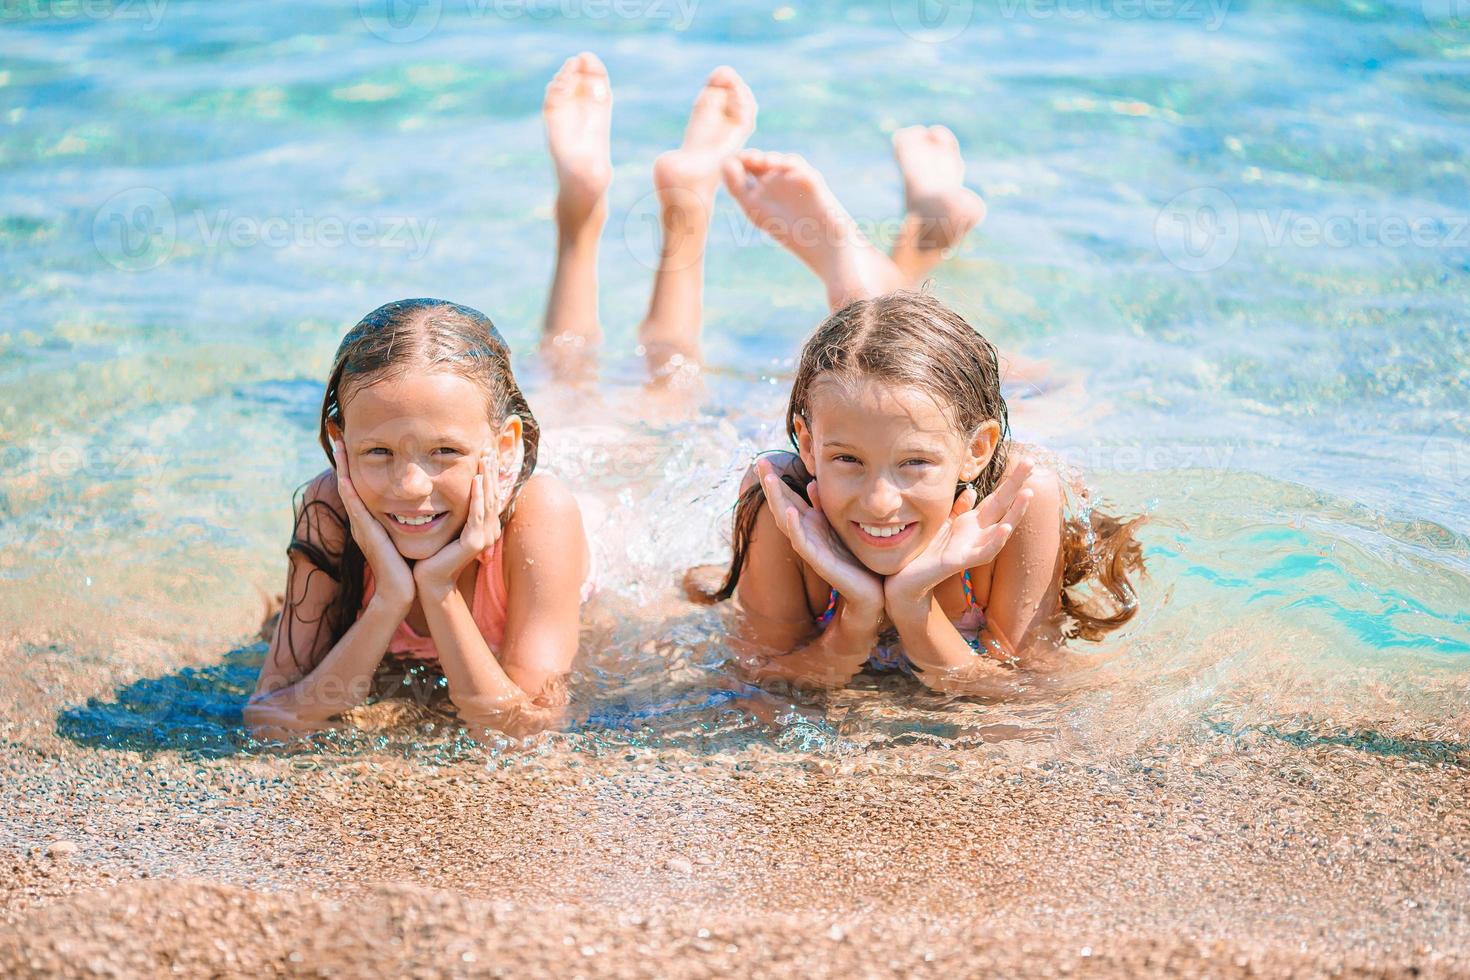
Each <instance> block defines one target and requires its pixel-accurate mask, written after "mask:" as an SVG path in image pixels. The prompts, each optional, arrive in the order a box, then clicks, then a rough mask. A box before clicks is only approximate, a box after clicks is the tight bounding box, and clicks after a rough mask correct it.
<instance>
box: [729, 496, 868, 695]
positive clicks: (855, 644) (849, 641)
mask: <svg viewBox="0 0 1470 980" xmlns="http://www.w3.org/2000/svg"><path fill="white" fill-rule="evenodd" d="M753 479H754V476H753V475H752V474H747V484H746V485H747V486H749V485H750V481H752V480H753ZM803 567H804V561H803V559H802V557H801V556H800V555H799V554H797V551H796V548H795V546H794V545H793V544H792V541H791V538H790V537H789V536H788V533H786V532H785V531H784V530H783V528H782V527H781V525H780V523H779V522H778V521H777V518H776V514H775V512H774V511H773V510H772V507H771V505H770V504H769V503H767V504H765V505H763V506H762V507H761V510H760V513H759V515H758V516H757V518H756V523H755V529H754V533H753V534H752V536H751V540H750V548H749V550H748V551H747V552H746V557H745V567H744V569H743V570H742V572H741V576H740V584H739V586H738V587H737V588H736V592H735V600H736V616H735V622H734V626H733V633H734V636H733V637H732V639H734V640H735V641H736V646H737V649H738V650H739V652H740V653H741V654H742V665H743V666H744V667H745V669H746V672H747V673H748V674H750V675H751V676H752V678H753V679H754V680H757V681H760V680H767V679H776V680H784V681H787V682H789V683H791V684H795V685H797V686H798V687H806V688H836V687H843V686H845V685H846V684H848V683H849V682H850V681H851V680H852V679H853V677H855V676H857V674H858V672H859V671H861V670H862V668H863V664H864V663H865V662H866V661H867V659H868V657H869V655H870V654H871V653H872V651H873V647H874V646H875V645H876V644H877V642H878V625H879V623H880V622H881V620H882V616H883V606H882V602H881V601H879V602H877V603H876V604H872V603H867V604H864V603H855V602H852V601H849V599H848V597H847V596H845V595H842V596H839V598H838V600H837V608H836V610H835V611H834V614H833V617H832V621H831V622H830V623H829V624H828V625H827V628H826V629H825V630H822V631H821V632H820V633H816V635H815V636H813V634H814V633H815V631H816V627H815V624H814V623H813V620H812V611H811V609H810V608H809V607H808V605H807V598H806V581H805V576H804V575H803V572H802V570H803ZM879 595H880V599H881V592H880V593H879Z"/></svg>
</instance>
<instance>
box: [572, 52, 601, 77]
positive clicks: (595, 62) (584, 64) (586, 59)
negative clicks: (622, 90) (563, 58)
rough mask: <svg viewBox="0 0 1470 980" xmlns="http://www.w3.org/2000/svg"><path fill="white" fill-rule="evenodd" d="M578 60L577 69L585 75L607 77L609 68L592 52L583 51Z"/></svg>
mask: <svg viewBox="0 0 1470 980" xmlns="http://www.w3.org/2000/svg"><path fill="white" fill-rule="evenodd" d="M576 60H577V67H578V68H579V69H580V70H581V71H582V73H583V74H585V75H603V76H606V75H607V66H606V65H604V64H603V63H602V59H601V58H599V57H597V55H595V54H593V53H592V52H591V51H583V52H582V53H581V54H579V55H577V59H576Z"/></svg>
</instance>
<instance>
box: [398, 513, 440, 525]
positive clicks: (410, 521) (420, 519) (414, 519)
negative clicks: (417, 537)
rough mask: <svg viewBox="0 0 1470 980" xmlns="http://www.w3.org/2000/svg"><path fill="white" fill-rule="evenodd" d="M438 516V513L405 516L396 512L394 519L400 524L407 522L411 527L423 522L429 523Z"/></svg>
mask: <svg viewBox="0 0 1470 980" xmlns="http://www.w3.org/2000/svg"><path fill="white" fill-rule="evenodd" d="M438 516H439V515H438V514H425V515H424V516H423V517H404V516H403V515H402V514H394V515H393V519H394V520H395V521H397V522H398V523H399V524H407V525H409V526H411V527H418V526H419V525H421V524H427V523H429V522H430V521H432V520H433V519H434V518H435V517H438Z"/></svg>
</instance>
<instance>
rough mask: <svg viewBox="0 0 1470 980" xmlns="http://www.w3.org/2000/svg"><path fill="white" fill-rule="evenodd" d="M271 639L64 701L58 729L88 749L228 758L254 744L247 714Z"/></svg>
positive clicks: (62, 734) (58, 716)
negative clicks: (82, 700)
mask: <svg viewBox="0 0 1470 980" xmlns="http://www.w3.org/2000/svg"><path fill="white" fill-rule="evenodd" d="M265 653H266V645H265V644H264V643H252V644H249V645H248V646H243V647H237V648H236V649H234V650H231V651H230V652H228V653H226V654H225V655H224V659H223V661H222V662H221V663H218V664H215V665H212V666H209V667H184V668H181V669H179V670H176V671H174V672H173V673H170V674H165V675H163V676H162V677H145V678H141V679H139V680H136V681H133V682H132V683H131V684H126V685H124V686H122V687H119V688H118V689H117V691H116V692H114V694H113V697H112V700H103V699H101V698H88V699H87V703H86V704H83V705H73V706H70V707H67V708H63V709H62V710H61V712H60V713H58V714H57V716H56V734H58V735H60V736H61V737H62V738H64V739H67V740H68V741H71V742H75V743H76V744H78V745H85V746H87V747H89V748H101V749H115V750H120V751H129V752H141V753H143V754H144V755H153V754H155V753H158V752H178V753H181V754H183V755H188V756H193V757H196V758H206V759H222V758H227V757H229V756H233V755H237V754H239V753H241V752H244V751H245V750H246V749H247V748H249V747H250V746H251V745H252V744H258V743H255V742H254V741H253V740H252V738H251V736H250V733H249V731H248V730H247V729H246V728H245V721H244V718H243V716H242V714H241V711H242V709H243V708H244V706H245V701H246V699H247V698H249V697H250V694H251V693H252V692H253V691H254V690H255V679H256V676H257V675H258V674H259V673H260V665H261V663H262V662H263V661H264V660H265Z"/></svg>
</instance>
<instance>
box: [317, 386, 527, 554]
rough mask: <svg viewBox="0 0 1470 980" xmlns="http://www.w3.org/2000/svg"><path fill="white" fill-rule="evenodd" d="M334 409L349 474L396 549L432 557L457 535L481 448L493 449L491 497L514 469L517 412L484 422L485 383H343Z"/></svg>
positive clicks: (505, 486)
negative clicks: (345, 387) (339, 419)
mask: <svg viewBox="0 0 1470 980" xmlns="http://www.w3.org/2000/svg"><path fill="white" fill-rule="evenodd" d="M342 415H343V421H344V428H343V431H342V441H343V445H344V447H345V448H346V450H347V466H348V469H349V472H350V474H351V476H352V484H353V486H354V487H355V488H356V489H357V494H358V496H359V497H361V498H362V502H363V505H364V506H366V507H367V509H368V511H369V512H370V513H371V514H372V515H373V516H374V517H375V518H377V520H378V523H379V524H382V525H383V527H385V528H386V529H387V531H388V535H389V537H391V538H392V539H393V543H394V545H396V546H397V548H398V551H399V553H400V554H401V555H403V557H404V558H409V559H420V558H429V557H432V556H433V555H435V554H437V553H438V551H439V550H440V549H441V548H443V547H444V546H445V545H446V544H448V543H449V542H451V541H453V540H454V539H455V538H456V537H458V536H459V533H460V531H462V530H463V529H464V525H465V521H466V519H467V518H468V516H469V506H470V489H471V484H472V481H473V480H474V477H475V473H476V471H477V466H478V459H479V456H480V453H481V452H482V451H483V450H485V449H489V450H491V453H492V455H491V458H490V461H489V462H490V465H489V467H488V469H487V472H488V473H489V476H490V480H491V481H492V482H491V483H490V484H487V486H486V488H485V489H486V492H487V493H488V492H491V490H492V487H493V486H494V485H495V484H496V483H498V486H499V498H498V499H500V500H502V501H504V500H505V496H506V493H507V492H508V491H509V489H510V487H511V486H513V485H514V483H515V479H516V476H517V474H518V471H519V469H520V465H519V460H520V452H521V420H520V419H519V418H517V417H515V416H511V417H510V418H508V419H506V421H505V423H504V424H503V425H501V426H500V427H499V428H498V429H497V428H495V427H494V426H492V425H491V423H490V420H489V417H488V416H489V407H488V405H487V400H486V396H485V392H484V391H483V390H481V388H480V387H479V386H477V385H476V384H474V383H473V382H472V381H470V380H468V379H467V378H463V377H461V376H459V375H457V374H449V373H444V372H412V371H411V372H409V373H407V374H405V375H403V376H402V377H399V378H394V379H391V380H387V381H381V382H378V383H375V384H368V385H365V386H360V387H358V386H354V387H350V388H348V390H347V391H346V392H345V398H344V401H343V405H342ZM502 509H504V508H503V507H502Z"/></svg>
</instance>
